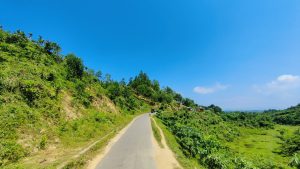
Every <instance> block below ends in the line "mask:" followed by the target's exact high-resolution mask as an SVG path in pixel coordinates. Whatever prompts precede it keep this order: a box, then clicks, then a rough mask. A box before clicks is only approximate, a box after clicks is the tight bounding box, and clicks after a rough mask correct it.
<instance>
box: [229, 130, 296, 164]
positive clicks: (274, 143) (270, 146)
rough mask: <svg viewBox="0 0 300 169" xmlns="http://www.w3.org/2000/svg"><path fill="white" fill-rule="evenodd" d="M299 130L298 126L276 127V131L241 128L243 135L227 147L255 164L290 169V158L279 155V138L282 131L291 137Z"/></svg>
mask: <svg viewBox="0 0 300 169" xmlns="http://www.w3.org/2000/svg"><path fill="white" fill-rule="evenodd" d="M297 128H298V127H297V126H283V125H276V126H275V128H274V129H261V128H260V129H257V128H246V127H239V128H238V130H239V132H240V133H241V135H240V136H239V137H238V138H236V139H234V141H233V142H228V143H227V145H228V147H230V149H232V150H233V151H234V152H235V153H236V154H239V155H241V156H243V157H244V158H245V159H246V160H248V161H251V162H252V163H254V164H256V163H260V165H269V166H270V165H276V166H282V167H283V168H289V166H288V163H289V162H290V157H284V156H282V155H281V154H279V147H280V143H281V139H280V138H279V136H280V131H281V130H285V131H286V132H285V133H286V135H291V134H292V133H293V132H294V131H295V130H296V129H297Z"/></svg>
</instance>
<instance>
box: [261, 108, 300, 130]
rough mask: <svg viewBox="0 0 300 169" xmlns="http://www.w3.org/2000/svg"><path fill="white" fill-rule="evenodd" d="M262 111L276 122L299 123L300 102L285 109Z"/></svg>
mask: <svg viewBox="0 0 300 169" xmlns="http://www.w3.org/2000/svg"><path fill="white" fill-rule="evenodd" d="M264 113H265V114H268V115H270V116H271V117H272V118H273V120H274V122H276V123H278V124H286V125H300V104H298V105H297V106H292V107H290V108H288V109H285V110H268V111H265V112H264Z"/></svg>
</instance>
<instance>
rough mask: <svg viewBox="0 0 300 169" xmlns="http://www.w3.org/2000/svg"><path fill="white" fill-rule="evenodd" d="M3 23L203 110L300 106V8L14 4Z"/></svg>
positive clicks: (159, 0)
mask: <svg viewBox="0 0 300 169" xmlns="http://www.w3.org/2000/svg"><path fill="white" fill-rule="evenodd" d="M0 24H1V25H2V26H3V27H4V29H6V30H10V31H14V30H17V29H21V30H24V31H25V32H31V33H33V34H34V35H36V36H37V35H42V36H43V37H44V39H50V40H52V41H55V42H57V43H59V44H60V45H61V47H62V48H63V53H71V52H73V53H75V54H77V55H78V56H80V57H81V58H82V59H83V61H84V63H85V64H86V65H87V66H88V67H90V68H92V69H94V70H101V71H102V72H104V73H110V74H111V75H112V77H113V78H114V79H121V78H122V77H124V78H126V79H128V78H129V77H131V76H134V75H136V74H137V73H138V72H139V71H140V70H143V71H145V72H147V73H148V74H149V75H150V77H151V78H154V79H157V80H159V81H160V82H161V85H163V86H170V87H172V88H173V89H175V90H176V91H178V92H180V93H181V94H183V95H184V96H186V97H190V98H192V99H194V100H196V101H197V102H198V103H199V104H202V105H208V104H212V103H214V104H217V105H220V106H221V107H223V108H224V109H227V110H231V109H248V110H250V109H266V108H286V107H288V106H291V105H294V104H297V103H300V77H299V76H300V1H299V0H288V1H286V0H188V1H182V0H142V1H141V0H126V1H124V0H106V1H104V0H93V1H92V0H85V1H78V0H72V1H71V0H64V1H62V0H51V1H50V0H48V1H47V0H6V1H2V2H1V6H0Z"/></svg>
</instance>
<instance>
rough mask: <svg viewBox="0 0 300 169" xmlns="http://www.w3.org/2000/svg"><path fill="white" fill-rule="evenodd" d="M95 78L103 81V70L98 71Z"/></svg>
mask: <svg viewBox="0 0 300 169" xmlns="http://www.w3.org/2000/svg"><path fill="white" fill-rule="evenodd" d="M95 76H96V77H97V78H98V79H99V80H101V78H102V72H101V70H99V71H97V72H96V73H95Z"/></svg>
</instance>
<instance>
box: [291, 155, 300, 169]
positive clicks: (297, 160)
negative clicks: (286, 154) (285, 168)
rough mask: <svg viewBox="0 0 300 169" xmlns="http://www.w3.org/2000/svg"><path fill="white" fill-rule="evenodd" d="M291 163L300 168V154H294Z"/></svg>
mask: <svg viewBox="0 0 300 169" xmlns="http://www.w3.org/2000/svg"><path fill="white" fill-rule="evenodd" d="M289 165H290V166H291V167H296V168H297V169H300V156H299V155H298V154H294V156H293V158H292V159H291V161H290V164H289Z"/></svg>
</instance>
